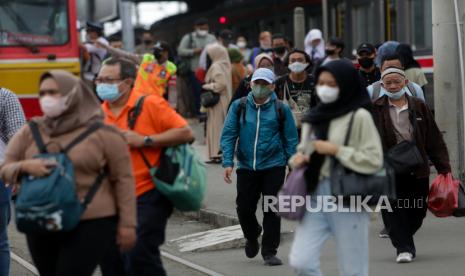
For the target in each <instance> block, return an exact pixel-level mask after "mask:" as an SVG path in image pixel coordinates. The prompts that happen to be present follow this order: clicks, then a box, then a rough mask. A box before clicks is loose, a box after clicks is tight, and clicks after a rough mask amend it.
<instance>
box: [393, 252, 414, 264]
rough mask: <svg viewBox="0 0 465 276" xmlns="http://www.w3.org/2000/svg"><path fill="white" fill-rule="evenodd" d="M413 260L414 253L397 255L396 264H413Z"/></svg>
mask: <svg viewBox="0 0 465 276" xmlns="http://www.w3.org/2000/svg"><path fill="white" fill-rule="evenodd" d="M412 260H413V255H412V253H409V252H402V253H400V254H399V255H397V259H396V262H397V263H399V264H403V263H411V262H412Z"/></svg>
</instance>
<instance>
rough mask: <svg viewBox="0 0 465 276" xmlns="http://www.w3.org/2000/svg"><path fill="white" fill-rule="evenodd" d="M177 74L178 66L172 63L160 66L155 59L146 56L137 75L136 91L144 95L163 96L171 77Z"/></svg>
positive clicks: (148, 55)
mask: <svg viewBox="0 0 465 276" xmlns="http://www.w3.org/2000/svg"><path fill="white" fill-rule="evenodd" d="M174 74H176V65H175V64H174V63H172V62H170V61H166V63H165V64H158V62H157V61H156V60H155V57H154V56H153V55H151V54H145V55H144V58H143V60H142V63H141V64H140V67H139V72H138V73H137V78H136V82H135V84H134V90H135V91H137V92H139V93H142V94H156V95H160V96H163V95H164V94H165V93H166V87H167V85H168V81H169V80H170V78H171V76H173V75H174Z"/></svg>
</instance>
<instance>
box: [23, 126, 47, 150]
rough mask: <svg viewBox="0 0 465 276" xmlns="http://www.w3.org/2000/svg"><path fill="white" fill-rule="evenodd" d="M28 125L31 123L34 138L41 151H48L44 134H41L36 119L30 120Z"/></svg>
mask: <svg viewBox="0 0 465 276" xmlns="http://www.w3.org/2000/svg"><path fill="white" fill-rule="evenodd" d="M28 125H29V128H31V132H32V137H33V138H34V141H35V143H36V145H37V148H38V149H39V152H40V153H47V147H46V146H45V144H44V140H42V136H41V135H40V131H39V127H38V126H37V123H36V122H34V121H29V122H28Z"/></svg>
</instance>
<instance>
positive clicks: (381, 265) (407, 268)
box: [10, 126, 465, 276]
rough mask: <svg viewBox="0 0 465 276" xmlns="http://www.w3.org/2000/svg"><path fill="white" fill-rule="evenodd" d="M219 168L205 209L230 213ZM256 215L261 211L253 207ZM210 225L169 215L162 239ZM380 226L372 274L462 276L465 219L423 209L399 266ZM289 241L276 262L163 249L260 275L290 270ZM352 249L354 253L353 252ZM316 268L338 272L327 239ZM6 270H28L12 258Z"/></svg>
mask: <svg viewBox="0 0 465 276" xmlns="http://www.w3.org/2000/svg"><path fill="white" fill-rule="evenodd" d="M195 129H196V133H197V134H198V135H199V136H201V131H200V130H201V128H200V127H198V126H196V127H195ZM197 141H198V142H197V143H196V148H197V149H198V150H199V152H200V153H201V154H205V146H203V145H202V141H201V139H198V140H197ZM222 172H223V170H222V168H221V166H219V165H208V189H207V195H206V199H205V208H206V209H207V210H212V211H215V212H217V213H223V214H227V215H231V216H235V215H236V214H235V194H236V190H235V185H227V184H225V183H224V182H223V176H222ZM257 213H258V215H259V216H260V217H261V211H258V212H257ZM211 228H212V226H210V225H206V224H203V223H199V222H197V221H192V220H189V219H186V218H182V217H179V216H175V217H173V218H172V219H170V223H169V225H168V229H167V240H170V239H174V238H177V237H181V236H184V235H187V234H191V233H196V232H200V231H205V230H209V229H211ZM294 228H295V224H294V223H290V222H284V223H283V230H284V231H292V230H293V229H294ZM380 228H381V223H380V221H379V218H378V219H376V218H375V219H374V220H372V223H371V226H370V275H374V276H391V275H392V276H394V275H396V276H397V275H406V276H437V275H441V276H462V275H465V272H464V271H465V265H464V264H465V219H455V218H446V219H439V218H435V217H433V216H432V215H431V214H428V217H427V218H426V220H425V222H424V225H423V227H422V229H421V230H420V231H419V232H418V233H417V235H416V237H415V240H416V244H417V258H416V260H415V261H414V262H413V263H411V264H403V265H399V264H396V263H395V262H394V259H395V250H394V249H393V247H392V246H391V244H390V240H388V239H379V238H378V237H377V233H378V231H379V230H380ZM10 235H12V242H11V243H12V247H13V252H15V253H16V254H18V255H20V256H21V257H23V258H24V259H26V260H28V259H29V258H28V253H27V249H26V247H25V244H24V238H23V236H22V235H19V234H18V233H16V232H15V230H14V226H12V225H10ZM291 244H292V234H290V235H285V236H284V237H283V239H282V242H281V247H280V249H279V252H278V255H279V256H280V257H281V258H282V259H283V260H284V262H285V265H283V266H281V267H272V268H271V267H265V266H263V261H262V260H261V258H255V259H252V260H250V259H247V258H246V257H245V255H244V253H243V249H242V248H240V249H229V250H222V251H210V252H196V253H180V252H178V251H177V250H176V249H175V248H172V247H170V246H168V245H165V246H164V247H163V250H164V251H166V252H169V253H171V254H173V255H176V256H179V257H182V258H183V259H186V260H189V261H191V262H192V263H195V264H198V265H201V266H203V267H206V268H209V269H211V270H213V271H216V272H218V273H220V274H223V275H231V276H242V275H244V276H248V275H253V276H261V275H264V276H265V275H267V276H270V275H277V276H278V275H279V276H282V275H293V271H292V269H291V268H290V267H289V266H288V265H287V263H288V254H289V250H290V247H291ZM354 254H357V252H354ZM321 263H322V270H323V272H324V273H325V275H329V276H335V275H338V270H337V256H336V251H335V244H334V242H333V241H332V240H330V241H328V243H327V244H326V246H325V248H324V250H323V252H322V255H321ZM165 264H166V268H167V271H168V273H169V275H176V276H177V275H179V276H184V275H202V274H201V273H196V272H193V271H192V270H191V269H188V268H186V267H185V266H183V265H180V264H179V263H175V262H172V261H168V260H165ZM12 265H13V268H12V273H11V275H13V276H16V275H32V274H30V273H29V274H28V273H27V271H26V270H25V269H24V268H22V267H21V266H19V265H18V264H16V263H15V262H13V264H12Z"/></svg>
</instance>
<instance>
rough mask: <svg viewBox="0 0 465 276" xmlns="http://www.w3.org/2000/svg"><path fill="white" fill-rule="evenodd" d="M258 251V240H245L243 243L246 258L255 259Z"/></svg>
mask: <svg viewBox="0 0 465 276" xmlns="http://www.w3.org/2000/svg"><path fill="white" fill-rule="evenodd" d="M259 251H260V244H258V240H247V241H246V242H245V255H246V256H247V258H250V259H252V258H255V256H257V254H258V252H259Z"/></svg>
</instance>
